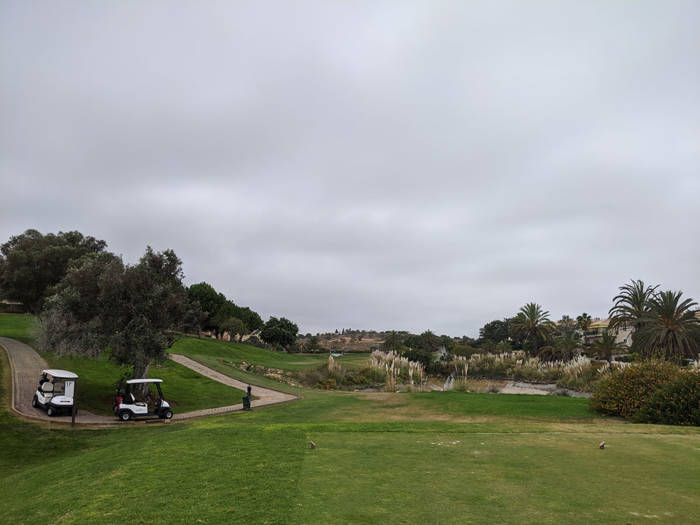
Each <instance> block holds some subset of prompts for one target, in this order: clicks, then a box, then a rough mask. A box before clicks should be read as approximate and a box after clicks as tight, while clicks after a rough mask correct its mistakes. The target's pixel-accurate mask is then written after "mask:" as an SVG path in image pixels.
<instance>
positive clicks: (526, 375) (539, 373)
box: [453, 350, 628, 390]
mask: <svg viewBox="0 0 700 525" xmlns="http://www.w3.org/2000/svg"><path fill="white" fill-rule="evenodd" d="M453 363H455V364H457V360H455V361H453ZM466 365H467V366H468V370H469V371H470V372H471V373H472V375H476V376H481V377H488V378H508V379H518V380H522V381H532V382H547V383H557V384H558V385H559V386H561V387H567V388H572V389H576V390H592V389H593V388H594V385H595V383H597V382H598V381H600V380H601V379H602V378H603V377H605V376H606V375H607V374H608V373H609V372H610V370H611V366H612V367H613V368H621V367H625V366H628V363H617V362H615V363H613V364H612V365H610V364H609V363H607V362H606V363H603V364H600V363H596V362H594V361H593V360H591V359H590V358H588V357H585V356H577V357H574V358H573V359H569V360H552V361H546V360H543V359H540V358H539V357H528V356H527V354H525V352H523V351H521V350H516V351H513V352H501V353H497V354H492V353H485V354H473V355H472V356H471V357H469V359H468V360H467V361H466Z"/></svg>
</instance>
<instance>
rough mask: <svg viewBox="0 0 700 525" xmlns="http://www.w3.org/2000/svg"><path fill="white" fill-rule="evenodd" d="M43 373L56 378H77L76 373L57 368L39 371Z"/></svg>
mask: <svg viewBox="0 0 700 525" xmlns="http://www.w3.org/2000/svg"><path fill="white" fill-rule="evenodd" d="M41 372H42V373H44V374H49V375H50V376H53V377H55V378H57V379H78V375H77V374H74V373H73V372H69V371H68V370H58V369H56V368H48V369H46V370H42V371H41Z"/></svg>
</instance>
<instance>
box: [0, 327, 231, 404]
mask: <svg viewBox="0 0 700 525" xmlns="http://www.w3.org/2000/svg"><path fill="white" fill-rule="evenodd" d="M35 325H36V322H35V319H34V317H32V316H30V315H18V314H0V335H1V336H5V337H12V338H14V339H18V340H20V341H23V342H25V343H28V344H30V345H31V344H33V343H34V332H35ZM43 357H44V359H45V360H46V362H47V363H48V365H49V366H50V367H52V368H62V369H66V370H70V371H71V372H75V373H76V374H78V376H79V380H78V389H79V390H78V396H79V397H78V406H79V408H83V409H85V410H88V411H90V412H93V413H95V414H106V415H109V414H111V413H112V399H113V397H114V391H115V385H116V383H117V382H118V381H119V380H120V379H121V378H122V377H126V378H129V377H130V375H129V374H128V370H126V369H124V368H120V367H118V366H117V365H116V364H114V363H113V362H112V361H110V360H109V359H107V358H106V356H103V357H102V358H100V359H99V360H95V359H91V358H87V357H80V356H57V355H54V354H43ZM38 374H39V371H38V370H37V379H38V377H39V376H38ZM149 377H157V378H160V379H162V380H163V385H162V388H163V394H164V396H165V398H166V399H167V400H168V401H169V402H170V404H171V405H172V406H173V411H174V412H176V413H178V412H179V413H182V412H189V411H191V410H199V409H202V408H213V407H220V406H228V405H235V404H238V403H240V402H241V398H242V397H243V394H244V392H243V391H241V390H237V389H235V388H231V387H230V386H226V385H223V384H221V383H217V382H216V381H212V380H211V379H208V378H206V377H204V376H202V375H200V374H198V373H196V372H193V371H192V370H190V369H189V368H186V367H184V366H182V365H179V364H177V363H174V362H172V361H166V362H164V363H162V364H154V365H152V366H151V369H150V370H149Z"/></svg>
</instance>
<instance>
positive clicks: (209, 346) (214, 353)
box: [170, 337, 369, 371]
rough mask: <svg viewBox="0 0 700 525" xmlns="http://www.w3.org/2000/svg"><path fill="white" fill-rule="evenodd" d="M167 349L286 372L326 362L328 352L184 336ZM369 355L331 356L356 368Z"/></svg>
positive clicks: (363, 363)
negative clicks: (300, 351)
mask: <svg viewBox="0 0 700 525" xmlns="http://www.w3.org/2000/svg"><path fill="white" fill-rule="evenodd" d="M170 351H171V352H173V353H175V354H185V355H189V356H192V357H198V356H199V357H201V356H209V357H216V358H218V359H225V360H227V361H230V362H232V363H242V362H244V361H245V362H246V363H248V364H252V365H259V366H264V367H266V368H279V369H280V370H289V371H294V370H302V369H304V368H314V367H317V366H320V365H323V364H326V363H328V356H329V355H330V354H329V353H320V354H287V353H284V352H275V351H274V350H266V349H264V348H257V347H255V346H250V345H246V344H242V343H233V342H227V341H217V340H215V339H197V338H195V337H183V338H182V339H180V340H179V341H177V342H176V343H175V344H174V345H173V347H172V348H171V350H170ZM368 357H369V356H368V354H345V355H343V356H341V357H336V358H334V359H335V360H336V362H337V363H340V364H341V365H342V366H345V367H348V368H359V367H362V366H366V365H367V359H368Z"/></svg>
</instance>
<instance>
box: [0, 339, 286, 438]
mask: <svg viewBox="0 0 700 525" xmlns="http://www.w3.org/2000/svg"><path fill="white" fill-rule="evenodd" d="M0 346H2V347H3V348H4V349H5V351H6V353H7V357H8V360H9V362H10V369H11V376H12V390H11V401H10V403H11V407H12V409H13V410H14V411H15V412H17V413H19V414H21V415H22V416H24V417H28V418H31V419H40V420H44V421H52V422H57V423H58V422H61V423H70V420H71V417H70V416H69V415H67V416H55V417H49V416H48V415H47V414H46V412H44V411H43V410H40V409H37V408H33V407H32V397H33V396H34V392H35V391H36V385H37V381H38V377H39V371H40V370H42V369H44V368H47V364H46V361H44V359H43V358H42V357H41V356H40V355H39V354H38V353H37V351H36V350H34V349H33V348H32V347H31V346H29V345H27V344H25V343H22V342H20V341H17V340H16V339H11V338H9V337H0ZM170 358H171V359H172V360H173V361H175V362H177V363H180V364H181V365H183V366H186V367H187V368H190V369H192V370H194V371H195V372H197V373H199V374H201V375H203V376H206V377H208V378H210V379H213V380H214V381H218V382H219V383H223V384H225V385H228V386H230V387H233V388H237V389H239V390H243V391H245V390H246V388H247V387H248V385H247V384H246V383H242V382H241V381H237V380H236V379H233V378H231V377H228V376H227V375H224V374H221V373H220V372H217V371H216V370H212V369H211V368H209V367H206V366H204V365H202V364H200V363H198V362H197V361H194V360H192V359H189V358H188V357H185V356H183V355H179V354H170ZM252 393H253V395H254V396H257V397H258V399H255V400H253V401H252V403H251V404H252V406H254V407H256V406H265V405H274V404H277V403H284V402H286V401H291V400H294V399H297V396H293V395H291V394H285V393H282V392H277V391H276V390H270V389H268V388H262V387H257V386H256V387H253V390H252ZM78 396H80V380H78ZM241 397H242V396H241ZM78 409H79V410H78V415H77V416H76V418H75V422H76V423H79V424H81V425H119V424H120V422H119V421H117V420H116V419H115V418H114V417H113V416H101V415H97V414H92V413H90V412H88V411H87V410H84V409H81V408H80V403H78ZM242 409H243V403H242V402H241V403H239V404H237V405H230V406H225V407H218V408H207V409H203V410H194V411H192V412H185V413H182V414H175V415H174V416H173V419H174V420H186V419H192V418H196V417H205V416H214V415H220V414H225V413H228V412H235V411H238V410H242ZM158 421H160V420H158Z"/></svg>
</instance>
